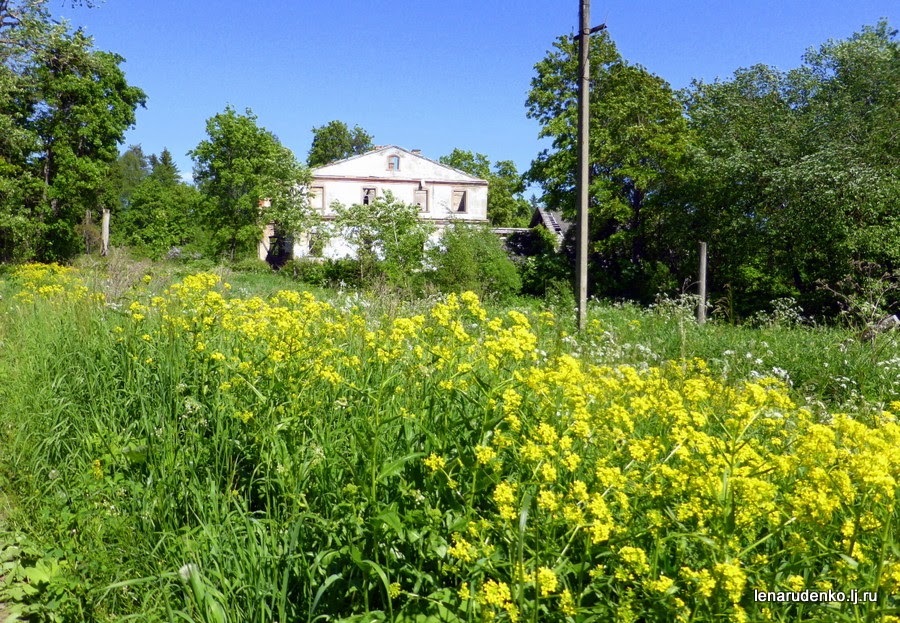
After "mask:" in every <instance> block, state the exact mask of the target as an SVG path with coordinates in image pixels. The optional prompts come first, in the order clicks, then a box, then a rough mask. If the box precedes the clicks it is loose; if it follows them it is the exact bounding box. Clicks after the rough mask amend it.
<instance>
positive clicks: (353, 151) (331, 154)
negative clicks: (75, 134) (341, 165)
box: [306, 120, 374, 167]
mask: <svg viewBox="0 0 900 623" xmlns="http://www.w3.org/2000/svg"><path fill="white" fill-rule="evenodd" d="M312 132H313V141H312V147H310V149H309V156H308V157H307V159H306V164H308V165H309V166H310V167H318V166H322V165H323V164H328V163H329V162H334V161H335V160H341V159H343V158H348V157H350V156H356V155H358V154H364V153H366V152H367V151H369V150H370V149H372V148H373V147H374V145H373V144H372V136H371V135H370V134H369V133H368V132H366V131H365V130H363V129H362V128H361V127H359V126H358V125H357V126H353V129H352V130H351V129H350V128H348V127H347V124H346V123H344V122H343V121H337V120H335V121H329V122H328V123H326V124H325V125H323V126H319V127H316V128H313V130H312Z"/></svg>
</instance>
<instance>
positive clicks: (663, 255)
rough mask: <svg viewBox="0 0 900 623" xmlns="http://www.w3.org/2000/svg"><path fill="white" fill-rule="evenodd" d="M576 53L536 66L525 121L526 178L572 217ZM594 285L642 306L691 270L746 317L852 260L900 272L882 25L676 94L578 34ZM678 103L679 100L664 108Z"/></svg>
mask: <svg viewBox="0 0 900 623" xmlns="http://www.w3.org/2000/svg"><path fill="white" fill-rule="evenodd" d="M575 52H576V47H575V44H574V43H573V42H572V40H571V39H566V38H563V39H559V40H558V41H557V42H556V43H555V44H554V49H553V50H552V51H551V52H550V53H549V54H548V55H547V57H546V58H545V59H544V60H542V61H541V62H540V63H538V65H537V66H536V72H537V73H536V77H535V78H534V80H533V81H532V90H531V93H530V95H529V98H528V114H529V116H530V117H532V118H535V119H537V120H538V121H539V122H540V123H541V136H542V137H546V138H550V139H552V141H553V146H552V148H550V149H547V150H544V151H543V152H542V153H541V154H540V155H539V156H538V158H537V159H536V160H535V161H534V163H533V164H532V167H531V170H530V171H529V172H528V176H529V178H530V179H531V180H533V181H536V182H539V183H540V184H541V185H542V187H543V189H544V200H545V201H546V202H547V203H548V205H550V206H553V207H559V208H560V209H562V210H563V211H564V212H565V213H566V214H569V215H572V214H574V210H575V171H576V166H575V164H576V116H575V115H576V77H577V58H576V55H575ZM591 59H592V60H591V63H592V64H591V73H592V83H591V112H590V117H591V144H590V154H591V165H590V197H591V207H590V212H591V219H592V222H591V238H592V247H591V248H592V272H591V281H592V287H593V289H594V292H596V293H601V294H612V295H617V296H626V297H629V298H638V299H644V300H647V299H649V298H650V297H652V296H653V295H654V294H655V293H656V292H659V291H661V290H665V289H673V288H677V287H679V286H681V285H682V284H684V283H685V282H689V281H690V280H692V278H693V276H694V275H695V274H696V269H695V265H696V251H695V249H696V246H697V242H698V241H700V240H705V241H708V242H709V243H710V248H711V277H712V285H713V292H714V296H721V295H723V294H725V293H726V292H727V293H729V296H730V297H731V305H732V307H733V309H735V310H737V311H738V312H739V313H748V312H750V311H752V310H754V309H758V308H760V307H763V306H765V305H767V304H768V302H769V301H771V300H773V299H775V298H780V297H787V296H791V297H795V298H798V299H799V300H800V301H801V303H802V304H803V305H804V306H806V307H807V308H808V309H809V310H813V311H816V312H826V311H827V310H828V307H829V305H830V304H832V303H833V302H829V300H828V297H827V296H825V294H826V290H824V289H823V286H827V285H828V284H834V283H836V281H837V280H839V279H840V278H841V277H842V276H844V275H846V274H848V273H850V272H852V270H853V266H854V265H855V264H858V263H859V262H870V263H871V262H875V263H878V264H880V265H882V266H884V267H885V268H886V269H887V270H892V269H895V268H896V267H897V266H898V265H900V261H898V260H900V257H898V255H900V216H898V214H900V210H898V208H900V182H898V179H900V178H898V172H900V170H898V147H897V144H898V141H897V133H898V128H900V122H898V121H900V120H898V106H897V101H900V51H898V43H897V41H896V33H895V32H894V31H892V30H891V29H890V28H889V27H888V25H887V24H885V23H882V24H879V25H878V26H876V27H870V28H866V29H864V30H863V31H862V32H861V33H858V34H856V35H854V36H853V37H851V38H849V39H847V40H845V41H838V42H834V41H832V42H828V43H826V44H824V45H823V46H821V47H820V48H818V49H817V50H811V51H810V52H809V53H808V54H807V55H806V56H805V57H804V64H803V65H802V66H801V67H800V68H798V69H795V70H792V71H787V72H783V71H779V70H776V69H774V68H771V67H766V66H762V65H759V66H755V67H751V68H749V69H742V70H738V71H737V72H735V74H734V76H733V77H732V78H731V79H729V80H725V81H719V82H714V83H711V84H704V83H699V82H698V83H695V84H694V85H693V86H692V87H691V88H690V89H688V90H686V91H685V92H684V93H681V94H676V93H673V92H672V90H671V89H670V88H669V87H668V85H667V84H665V82H663V81H662V80H661V79H659V78H657V77H655V76H653V75H651V74H649V73H648V72H647V71H646V70H644V69H642V68H640V67H636V66H633V65H630V64H628V63H627V62H625V61H624V60H622V59H621V57H620V56H619V54H618V52H617V51H616V49H615V47H614V45H613V43H612V41H611V40H610V39H609V37H608V35H606V34H605V33H604V34H602V35H600V36H596V37H594V38H593V40H592V43H591ZM679 100H680V101H679Z"/></svg>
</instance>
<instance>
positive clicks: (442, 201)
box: [294, 147, 488, 258]
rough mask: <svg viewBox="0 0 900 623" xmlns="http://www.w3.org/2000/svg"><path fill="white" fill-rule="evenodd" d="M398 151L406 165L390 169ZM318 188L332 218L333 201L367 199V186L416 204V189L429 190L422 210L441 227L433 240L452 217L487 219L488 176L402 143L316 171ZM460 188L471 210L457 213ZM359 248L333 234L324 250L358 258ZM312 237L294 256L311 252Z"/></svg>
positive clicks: (381, 194) (303, 239)
mask: <svg viewBox="0 0 900 623" xmlns="http://www.w3.org/2000/svg"><path fill="white" fill-rule="evenodd" d="M392 156H396V157H398V158H399V159H400V166H399V168H398V169H396V170H391V169H389V168H388V162H389V160H388V159H389V158H390V157H392ZM310 185H311V186H312V187H314V188H321V189H322V195H323V201H322V203H323V205H324V211H323V215H324V216H325V217H326V219H330V218H331V217H333V216H334V210H332V209H331V205H332V204H333V203H334V202H339V203H341V204H343V205H345V206H349V205H353V204H358V203H362V200H363V189H364V188H375V189H376V196H377V197H384V196H385V194H386V193H387V192H391V193H392V194H393V195H394V198H395V199H396V200H397V201H401V202H403V203H408V204H413V203H415V200H416V191H417V190H425V191H426V192H427V193H428V196H427V205H426V206H425V209H424V210H423V211H422V212H420V216H421V218H422V219H426V220H429V221H435V225H437V227H438V230H437V231H436V232H435V234H434V235H433V236H432V238H433V241H435V242H436V241H437V239H439V238H440V229H442V226H443V224H444V223H446V222H448V221H455V220H462V221H467V222H480V223H486V222H487V194H488V186H487V182H486V181H485V180H481V179H479V178H477V177H474V176H471V175H468V174H466V173H463V172H462V171H457V170H456V169H452V168H450V167H447V166H444V165H442V164H440V163H438V162H434V161H431V160H428V159H427V158H424V157H422V156H420V155H417V154H413V153H410V152H407V151H405V150H403V149H399V148H397V147H386V148H382V149H379V150H376V151H373V152H369V153H367V154H364V155H361V156H357V157H355V158H349V159H347V160H344V161H340V162H337V163H335V164H331V165H326V166H323V167H319V168H317V169H315V170H313V181H312V183H311V184H310ZM454 191H465V192H466V211H465V212H455V211H454V212H451V210H450V205H451V202H452V197H453V192H454ZM355 252H356V250H355V249H354V248H353V245H350V244H348V243H347V242H346V241H344V240H343V239H340V238H337V237H333V238H331V239H330V240H329V242H328V243H327V244H326V245H325V247H324V249H323V253H322V255H323V256H324V257H329V258H342V257H353V256H354V255H355ZM308 255H310V253H309V239H308V237H306V236H302V237H300V238H299V239H298V240H297V241H296V243H295V244H294V257H306V256H308Z"/></svg>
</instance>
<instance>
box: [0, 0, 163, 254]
mask: <svg viewBox="0 0 900 623" xmlns="http://www.w3.org/2000/svg"><path fill="white" fill-rule="evenodd" d="M0 22H2V23H0V39H2V40H3V46H0V61H2V65H0V66H2V69H0V129H2V130H3V132H0V134H2V135H3V136H4V138H0V176H2V178H3V179H2V181H0V185H2V186H3V187H5V188H6V190H7V192H5V193H4V196H3V197H0V250H2V252H3V254H4V256H5V257H13V256H14V257H17V258H25V257H37V258H39V259H61V258H65V257H66V256H68V255H70V254H71V253H74V252H75V251H76V250H77V249H78V247H79V245H78V240H77V237H76V235H75V227H74V226H75V224H76V223H77V222H78V221H79V220H80V219H81V218H82V216H83V214H84V211H85V210H86V209H93V208H96V207H98V206H99V205H100V204H102V203H103V202H104V197H106V196H108V195H106V193H105V192H104V191H105V188H106V186H107V184H108V182H109V180H108V172H109V165H110V163H112V162H114V161H115V159H116V158H117V156H118V143H119V142H121V140H122V137H123V135H124V132H125V130H126V129H127V128H128V127H130V126H131V125H133V124H134V121H135V115H134V112H135V108H136V107H137V106H138V105H142V104H143V103H144V100H145V95H144V93H143V91H141V90H140V89H138V88H136V87H132V86H130V85H128V83H127V82H126V80H125V76H124V73H123V72H122V69H121V67H120V65H121V63H122V62H123V60H124V59H122V57H120V56H118V55H116V54H111V53H108V52H101V51H97V50H94V49H93V42H92V40H91V39H90V38H89V37H87V36H85V35H84V33H82V32H81V31H76V32H74V33H72V32H69V30H68V29H67V27H66V26H65V25H64V24H62V25H60V24H54V23H53V22H52V20H51V19H50V17H49V15H48V14H47V12H46V11H45V10H44V2H40V1H36V0H35V1H31V2H21V3H16V4H15V5H14V4H13V3H12V2H5V3H4V4H3V5H2V6H0Z"/></svg>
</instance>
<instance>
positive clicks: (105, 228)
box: [100, 209, 109, 256]
mask: <svg viewBox="0 0 900 623" xmlns="http://www.w3.org/2000/svg"><path fill="white" fill-rule="evenodd" d="M101 227H102V228H101V233H100V255H102V256H105V255H106V254H107V253H109V210H107V209H104V210H103V225H102V226H101Z"/></svg>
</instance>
